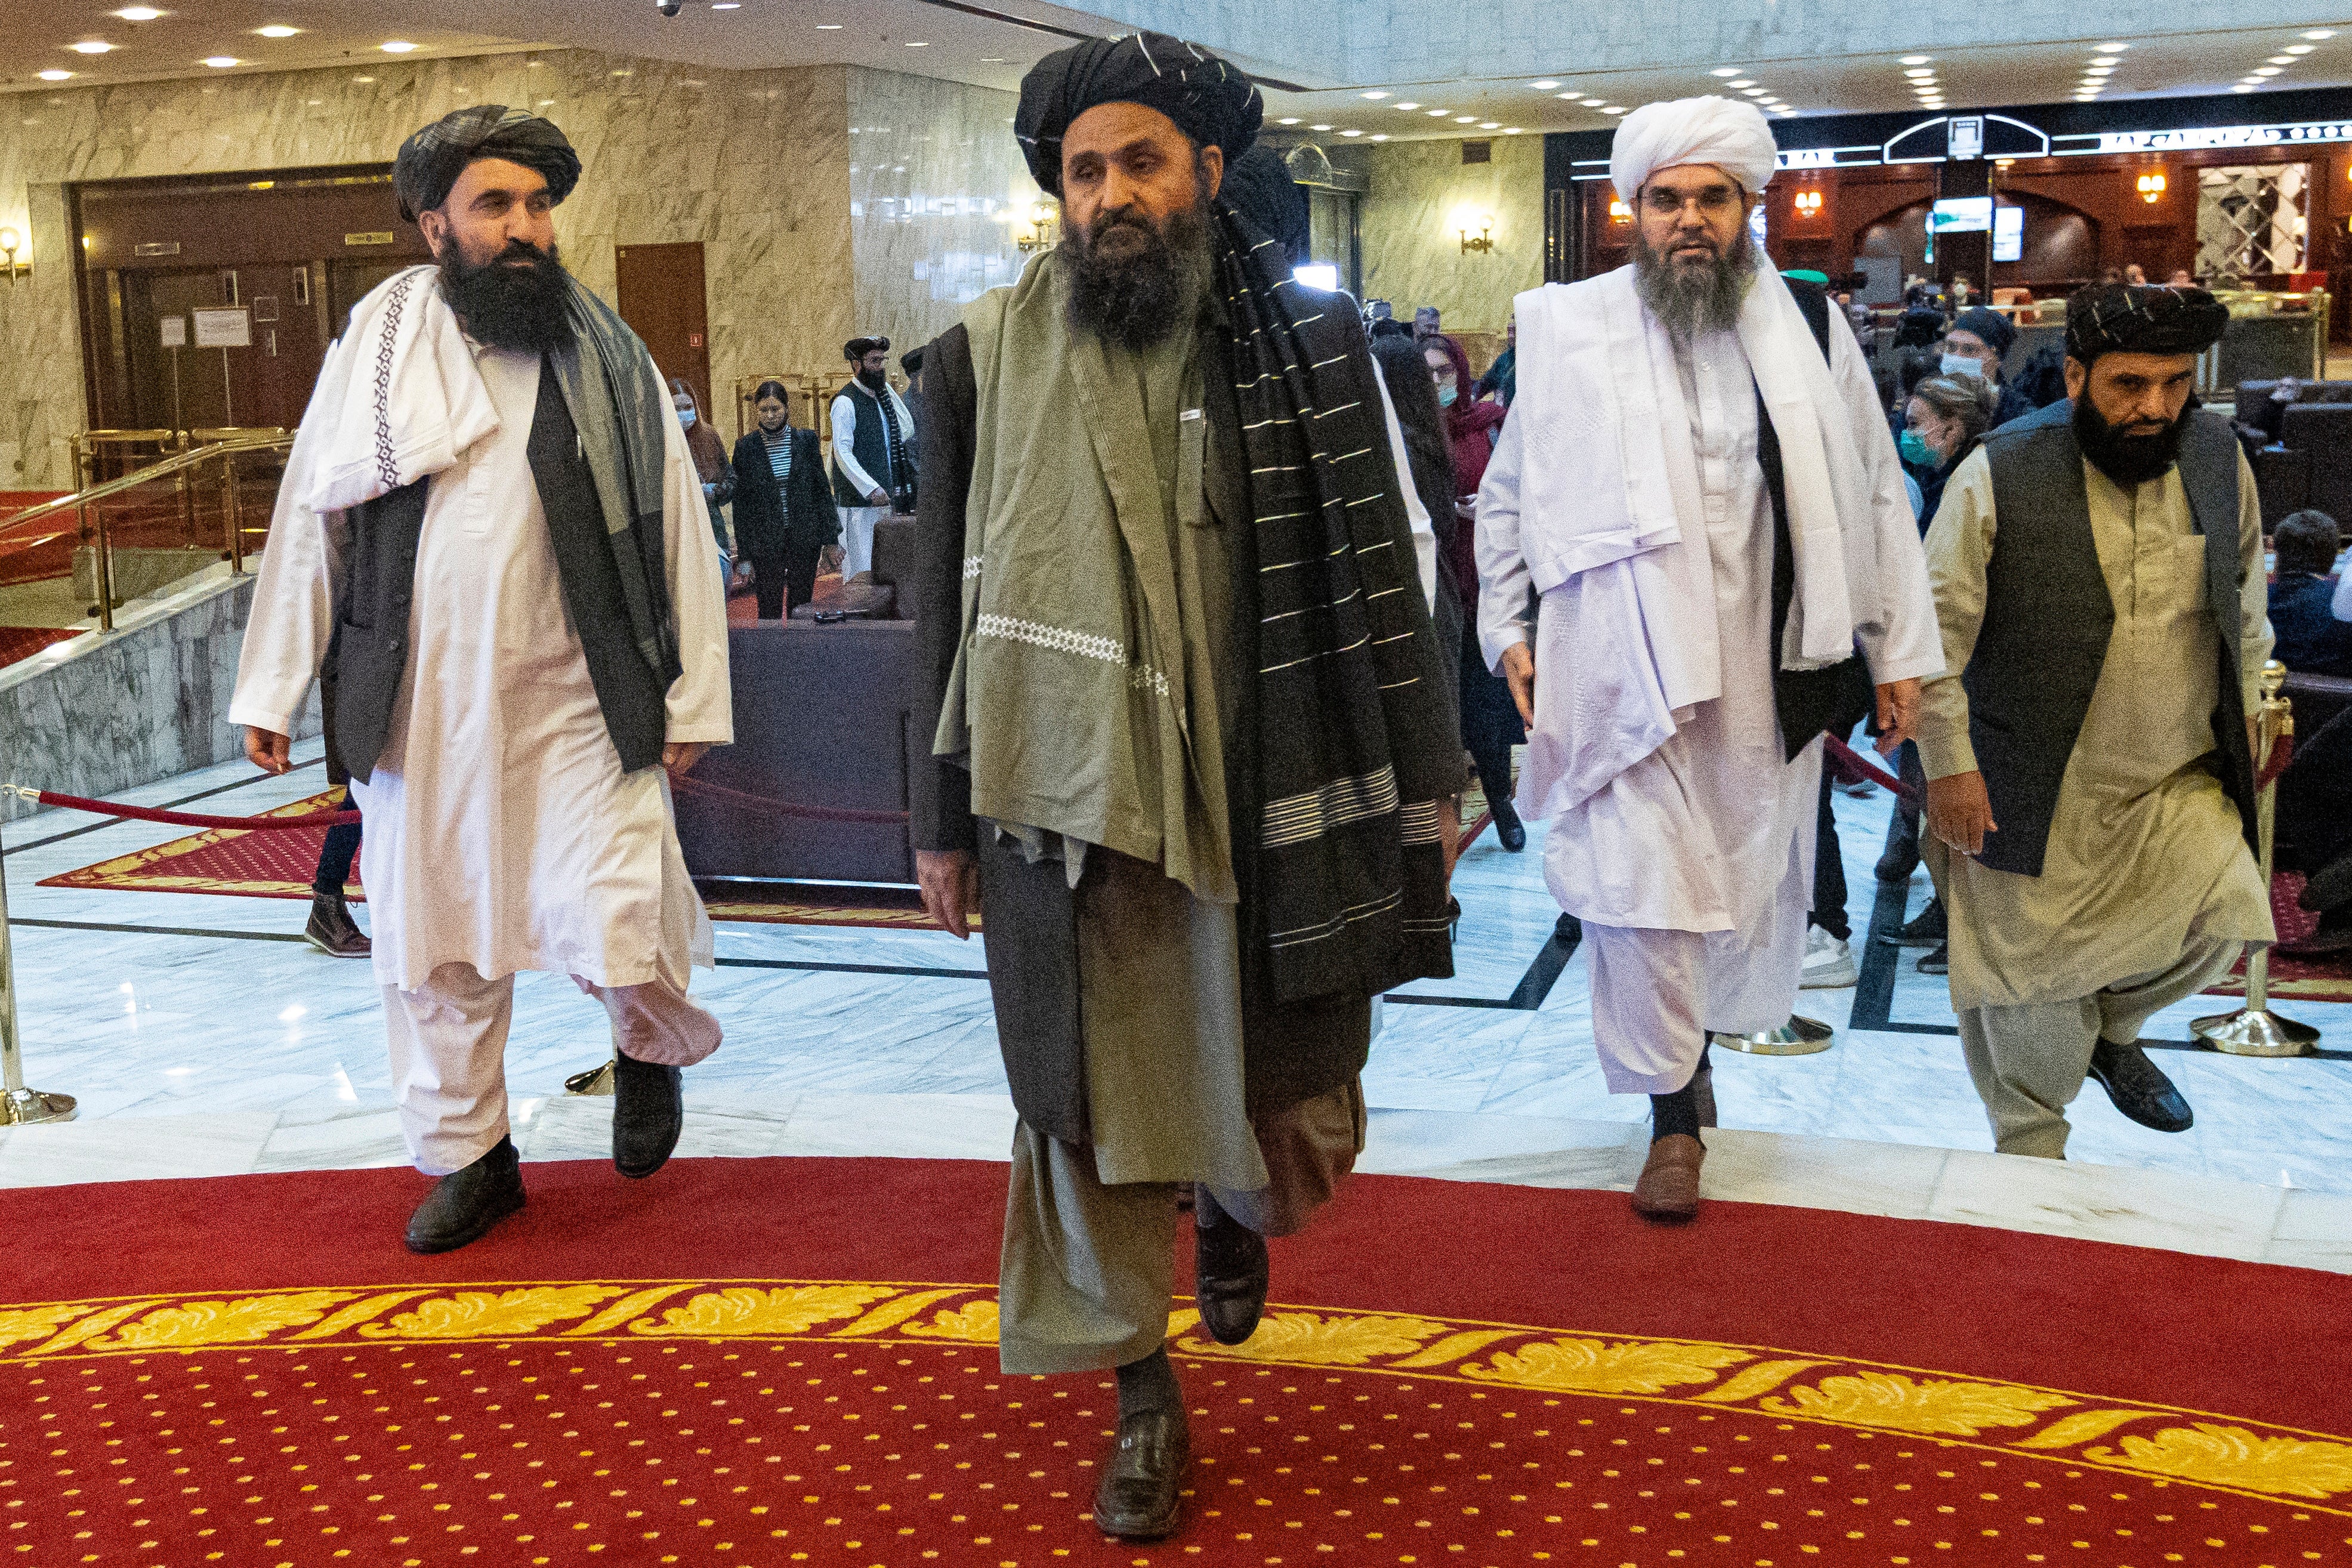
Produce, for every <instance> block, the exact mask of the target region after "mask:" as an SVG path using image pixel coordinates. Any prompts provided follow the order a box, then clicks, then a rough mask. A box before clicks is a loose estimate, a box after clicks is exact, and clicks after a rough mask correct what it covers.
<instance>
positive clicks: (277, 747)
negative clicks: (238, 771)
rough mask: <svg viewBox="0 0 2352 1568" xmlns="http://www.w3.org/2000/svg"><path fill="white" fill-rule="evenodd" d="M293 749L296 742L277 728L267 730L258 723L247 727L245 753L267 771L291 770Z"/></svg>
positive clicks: (282, 771) (256, 764)
mask: <svg viewBox="0 0 2352 1568" xmlns="http://www.w3.org/2000/svg"><path fill="white" fill-rule="evenodd" d="M293 749H294V742H291V741H289V740H288V739H287V738H286V737H285V736H283V735H281V734H279V733H278V731H275V730H265V729H263V728H262V727H261V726H260V725H258V724H247V726H246V727H245V754H246V755H247V756H248V757H250V758H252V759H253V765H254V766H255V767H257V768H259V769H260V770H261V771H262V772H263V773H289V772H291V771H292V769H293V767H294V762H293V759H292V757H291V755H290V754H289V753H290V752H292V751H293Z"/></svg>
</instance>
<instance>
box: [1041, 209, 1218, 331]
mask: <svg viewBox="0 0 2352 1568" xmlns="http://www.w3.org/2000/svg"><path fill="white" fill-rule="evenodd" d="M1113 228H1133V229H1137V230H1139V231H1140V232H1141V233H1143V234H1145V235H1148V236H1150V244H1149V245H1147V246H1145V247H1143V248H1142V249H1141V250H1139V251H1137V252H1135V253H1133V254H1131V255H1128V256H1123V257H1118V258H1112V257H1107V256H1104V255H1103V254H1102V253H1101V252H1100V251H1099V250H1097V248H1096V246H1097V242H1099V241H1100V240H1101V238H1102V237H1103V236H1105V235H1106V234H1108V233H1109V232H1110V231H1111V230H1112V229H1113ZM1062 248H1063V250H1064V251H1065V252H1066V254H1067V256H1068V258H1069V262H1070V325H1072V326H1073V327H1076V329H1077V330H1078V331H1082V332H1090V333H1092V334H1093V335H1095V336H1096V337H1098V338H1103V339H1107V340H1108V341H1109V342H1115V343H1118V344H1121V345H1123V346H1124V347H1126V348H1127V349H1129V351H1131V352H1135V353H1140V352H1142V351H1143V350H1145V349H1148V348H1150V347H1151V345H1152V344H1154V343H1157V342H1162V341H1164V340H1165V339H1166V338H1167V337H1168V336H1169V335H1170V334H1171V333H1172V332H1174V331H1176V329H1177V328H1178V327H1179V326H1180V325H1181V324H1182V323H1183V322H1184V321H1185V320H1186V319H1188V318H1189V316H1190V315H1191V313H1192V295H1193V291H1194V289H1195V287H1196V279H1198V277H1199V274H1200V269H1201V266H1202V262H1203V260H1204V259H1205V258H1207V256H1208V251H1209V218H1208V202H1207V201H1206V200H1205V198H1204V199H1202V200H1201V201H1199V202H1196V203H1195V204H1194V205H1192V206H1190V207H1188V208H1186V209H1185V210H1183V211H1181V212H1175V213H1171V214H1169V215H1168V221H1167V223H1166V224H1165V225H1163V226H1160V227H1159V228H1153V227H1152V226H1151V224H1150V220H1149V219H1147V218H1145V217H1143V216H1141V215H1140V214H1138V213H1135V212H1132V211H1130V210H1129V209H1124V208H1122V209H1121V210H1119V211H1118V212H1108V213H1101V214H1098V215H1097V216H1096V218H1095V221H1094V222H1093V224H1091V225H1090V226H1088V229H1087V232H1086V233H1084V234H1080V233H1079V232H1077V230H1076V229H1075V228H1073V229H1072V230H1071V231H1070V233H1069V234H1068V235H1067V236H1066V237H1065V238H1064V239H1063V241H1062Z"/></svg>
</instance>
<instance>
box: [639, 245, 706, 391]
mask: <svg viewBox="0 0 2352 1568" xmlns="http://www.w3.org/2000/svg"><path fill="white" fill-rule="evenodd" d="M614 260H615V262H616V264H617V265H616V267H615V268H614V270H615V271H616V273H617V274H618V280H619V283H620V295H621V320H623V321H626V322H628V323H629V326H630V328H631V330H633V331H635V333H636V334H637V336H639V337H641V338H643V339H645V341H646V348H647V349H649V350H651V351H652V353H653V356H654V363H655V364H656V366H657V367H659V369H660V371H661V373H662V377H663V379H664V380H665V381H667V380H668V379H670V378H671V377H677V378H678V379H680V380H682V381H684V382H685V383H686V384H688V386H691V387H692V388H694V402H695V406H697V407H698V408H700V409H701V410H702V417H703V419H704V420H705V421H706V422H709V423H711V424H712V426H713V428H716V427H717V426H716V410H717V405H714V404H713V403H712V402H711V401H710V319H709V306H708V300H706V298H705V296H704V293H703V287H702V242H701V241H700V240H698V239H696V240H688V241H686V242H685V243H683V244H679V245H624V246H622V247H619V248H618V249H617V250H616V251H615V252H614Z"/></svg>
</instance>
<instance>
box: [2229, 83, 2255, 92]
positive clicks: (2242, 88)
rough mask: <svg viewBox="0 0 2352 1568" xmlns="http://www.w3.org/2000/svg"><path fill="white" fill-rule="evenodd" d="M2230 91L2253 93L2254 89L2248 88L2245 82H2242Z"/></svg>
mask: <svg viewBox="0 0 2352 1568" xmlns="http://www.w3.org/2000/svg"><path fill="white" fill-rule="evenodd" d="M2230 90H2231V92H2252V91H2253V90H2254V89H2252V88H2251V87H2248V86H2247V85H2246V84H2245V83H2244V82H2240V83H2239V84H2238V85H2237V86H2235V87H2233V88H2231V89H2230Z"/></svg>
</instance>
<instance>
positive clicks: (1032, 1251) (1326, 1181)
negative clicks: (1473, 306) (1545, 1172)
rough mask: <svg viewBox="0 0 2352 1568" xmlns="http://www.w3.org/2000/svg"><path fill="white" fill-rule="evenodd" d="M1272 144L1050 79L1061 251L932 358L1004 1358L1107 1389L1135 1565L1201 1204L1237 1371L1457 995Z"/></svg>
mask: <svg viewBox="0 0 2352 1568" xmlns="http://www.w3.org/2000/svg"><path fill="white" fill-rule="evenodd" d="M1260 112H1261V110H1260V107H1259V101H1258V95H1257V91H1256V89H1255V88H1253V87H1252V86H1251V85H1250V83H1249V81H1248V79H1246V78H1244V77H1243V76H1242V75H1241V73H1239V72H1238V71H1236V70H1234V69H1233V68H1231V67H1229V66H1228V65H1226V64H1225V62H1224V61H1223V60H1220V59H1218V58H1216V57H1214V56H1213V55H1209V54H1206V53H1203V52H1202V50H1200V49H1197V48H1195V47H1192V46H1191V45H1189V44H1184V43H1181V42H1180V41H1178V40H1176V39H1173V38H1169V37H1162V36H1160V35H1158V34H1144V35H1141V36H1139V37H1128V38H1121V39H1118V40H1117V41H1115V42H1114V41H1096V42H1089V43H1086V44H1081V45H1079V46H1077V47H1075V48H1070V49H1066V50H1063V51H1062V52H1060V53H1059V54H1055V55H1052V56H1049V57H1047V58H1045V60H1043V61H1042V62H1040V63H1039V64H1038V66H1037V68H1035V69H1034V70H1033V71H1031V72H1030V74H1029V76H1028V78H1027V79H1026V80H1024V82H1023V84H1022V92H1021V105H1020V110H1019V112H1018V114H1017V115H1016V117H1015V121H1014V128H1015V130H1016V132H1018V133H1019V136H1020V140H1021V146H1022V149H1023V151H1024V153H1026V154H1027V156H1028V159H1029V163H1030V168H1031V170H1032V171H1033V172H1034V174H1035V175H1036V177H1037V181H1038V183H1039V184H1042V185H1044V186H1045V188H1046V189H1047V190H1049V191H1053V192H1055V193H1056V194H1058V195H1060V196H1061V198H1062V203H1063V213H1064V225H1063V239H1062V243H1061V244H1060V245H1059V246H1057V247H1055V248H1054V249H1052V250H1049V251H1047V252H1045V253H1044V254H1043V255H1041V256H1039V257H1038V258H1036V260H1034V261H1033V262H1032V263H1031V264H1030V265H1029V267H1028V268H1027V269H1026V271H1025V273H1024V276H1023V278H1022V279H1021V281H1020V282H1019V283H1018V284H1017V285H1015V286H1013V288H1010V289H994V290H992V291H991V292H989V293H987V294H984V295H982V297H981V298H980V299H979V300H975V301H973V303H972V304H971V306H970V307H968V308H967V309H966V310H965V311H964V317H963V321H962V323H961V325H958V326H956V327H954V328H951V329H950V331H948V332H946V333H945V334H944V335H942V336H941V337H940V338H939V339H938V340H936V341H935V342H932V343H931V344H930V345H929V347H928V348H926V349H925V351H924V371H923V385H924V408H923V417H922V431H923V440H924V453H923V461H922V471H923V490H922V497H921V500H920V503H919V507H918V511H917V517H918V526H917V533H918V540H919V543H918V551H919V555H918V563H917V572H916V575H917V582H916V590H917V599H918V601H919V604H918V610H917V614H916V617H915V628H916V637H917V640H918V644H919V667H920V668H921V677H920V679H922V680H923V681H924V682H925V684H926V691H925V699H924V704H923V706H922V707H921V708H920V709H919V717H918V723H919V724H921V725H925V726H928V727H929V733H930V735H931V737H932V744H931V747H930V750H931V752H933V753H934V754H932V755H930V756H928V757H926V758H925V759H923V760H924V763H925V764H926V765H924V766H922V767H920V768H918V769H917V770H916V771H915V791H914V795H915V801H914V812H913V816H914V824H913V831H914V839H915V845H916V847H917V856H916V865H917V874H918V876H919V878H920V879H921V882H922V886H923V893H924V900H925V902H926V904H927V906H928V907H929V909H930V910H932V912H933V913H934V914H935V915H936V916H937V917H938V918H939V919H940V921H941V922H942V923H943V924H945V925H946V926H947V927H948V929H949V930H950V931H954V932H956V933H957V934H958V935H961V934H963V933H964V932H965V931H966V930H967V929H968V928H967V919H968V917H969V916H970V915H971V914H972V913H974V912H976V911H977V910H978V908H979V905H980V902H981V900H982V896H983V895H984V897H985V900H986V904H987V940H988V970H989V983H990V987H991V989H992V991H993V993H994V995H995V1004H996V1022H997V1035H998V1039H999V1042H1000V1043H1001V1044H1002V1046H1003V1051H1004V1060H1005V1070H1006V1075H1007V1077H1008V1078H1009V1079H1010V1080H1011V1083H1012V1089H1013V1104H1014V1106H1015V1107H1016V1108H1017V1109H1018V1110H1019V1111H1020V1113H1021V1125H1020V1128H1019V1130H1018V1131H1017V1132H1016V1133H1015V1134H1014V1142H1013V1172H1012V1190H1011V1196H1010V1198H1009V1200H1008V1203H1007V1205H1006V1209H1007V1212H1006V1215H1005V1228H1004V1247H1003V1289H1002V1294H1001V1310H1002V1317H1003V1326H1002V1331H1001V1333H1000V1335H999V1339H998V1352H999V1354H1000V1356H1001V1357H1002V1359H1003V1365H1004V1370H1005V1371H1006V1372H1008V1373H1076V1372H1095V1371H1099V1370H1101V1369H1104V1368H1116V1369H1117V1375H1118V1405H1119V1420H1118V1436H1117V1439H1116V1444H1115V1447H1113V1449H1112V1451H1111V1452H1110V1453H1109V1454H1108V1456H1106V1457H1105V1458H1104V1459H1103V1461H1102V1464H1101V1468H1100V1469H1099V1470H1098V1471H1097V1475H1098V1478H1099V1481H1098V1485H1097V1489H1096V1492H1095V1505H1094V1506H1095V1520H1096V1522H1097V1524H1098V1525H1100V1526H1101V1528H1102V1529H1103V1530H1104V1531H1106V1532H1107V1533H1108V1534H1112V1535H1117V1536H1123V1537H1134V1538H1139V1539H1141V1538H1150V1537H1156V1536H1160V1535H1165V1534H1167V1533H1168V1532H1169V1531H1171V1530H1173V1529H1174V1528H1175V1526H1176V1521H1177V1518H1178V1513H1179V1509H1180V1500H1181V1497H1182V1494H1183V1489H1184V1479H1185V1472H1186V1466H1187V1463H1188V1459H1189V1456H1190V1436H1189V1432H1188V1427H1187V1424H1186V1417H1185V1410H1184V1399H1183V1394H1182V1391H1181V1389H1180V1388H1179V1387H1178V1385H1177V1381H1176V1373H1175V1370H1174V1368H1173V1366H1172V1365H1171V1363H1170V1361H1169V1357H1168V1353H1167V1350H1166V1348H1165V1344H1164V1342H1165V1340H1166V1339H1167V1337H1168V1331H1169V1326H1170V1309H1171V1291H1172V1290H1173V1289H1174V1285H1175V1247H1174V1245H1173V1243H1174V1241H1175V1234H1176V1227H1177V1224H1178V1218H1179V1214H1180V1208H1179V1205H1180V1203H1181V1198H1182V1195H1183V1194H1185V1193H1186V1192H1188V1191H1189V1193H1190V1194H1191V1195H1192V1201H1193V1205H1194V1213H1193V1215H1192V1229H1193V1230H1194V1233H1195V1247H1196V1250H1195V1258H1196V1277H1195V1289H1194V1299H1195V1300H1196V1302H1197V1304H1198V1316H1199V1320H1200V1330H1201V1331H1205V1333H1206V1335H1207V1337H1209V1338H1211V1339H1213V1340H1215V1341H1217V1342H1222V1343H1225V1344H1237V1343H1240V1342H1243V1341H1244V1340H1246V1339H1247V1338H1249V1336H1250V1335H1251V1333H1252V1332H1253V1331H1255V1329H1256V1327H1257V1323H1258V1317H1259V1313H1260V1311H1261V1310H1263V1308H1264V1306H1265V1297H1266V1290H1267V1279H1268V1258H1267V1250H1266V1246H1265V1237H1268V1236H1280V1235H1286V1234H1288V1233H1290V1232H1292V1231H1295V1230H1297V1229H1298V1228H1299V1227H1300V1226H1304V1225H1305V1224H1307V1221H1308V1219H1309V1218H1310V1217H1311V1216H1312V1215H1314V1214H1315V1213H1316V1211H1317V1210H1318V1208H1320V1207H1321V1205H1323V1203H1324V1202H1325V1201H1326V1200H1328V1198H1329V1197H1330V1196H1331V1194H1332V1192H1333V1191H1334V1189H1335V1188H1336V1186H1337V1185H1338V1184H1339V1181H1340V1180H1341V1179H1342V1178H1344V1177H1345V1176H1346V1175H1347V1173H1348V1172H1349V1170H1350V1169H1351V1168H1352V1166H1353V1164H1354V1161H1355V1157H1356V1153H1357V1152H1358V1150H1359V1149H1360V1147H1361V1145H1362V1137H1363V1128H1364V1102H1363V1093H1362V1089H1361V1087H1360V1082H1359V1078H1358V1075H1359V1074H1360V1071H1361V1069H1362V1068H1363V1065H1364V1060H1365V1056H1366V1052H1367V1049H1368V1047H1369V1045H1370V1019H1371V1015H1370V998H1371V997H1372V996H1374V995H1376V994H1380V993H1381V992H1383V991H1385V990H1388V989H1389V988H1390V987H1391V986H1393V985H1395V984H1399V983H1400V982H1401V981H1402V980H1404V979H1405V978H1407V977H1409V976H1413V975H1434V974H1445V973H1452V952H1451V949H1450V946H1449V944H1448V940H1447V933H1446V924H1445V919H1444V906H1445V877H1446V870H1447V856H1448V852H1449V850H1450V848H1451V845H1452V838H1453V827H1452V816H1451V797H1452V796H1453V795H1454V793H1455V792H1456V791H1457V790H1458V789H1459V788H1460V787H1461V785H1462V783H1463V768H1462V747H1461V742H1460V738H1459V736H1460V731H1459V729H1458V727H1457V721H1456V720H1455V718H1454V707H1453V698H1452V688H1451V686H1450V684H1449V683H1448V681H1447V680H1446V679H1445V678H1444V675H1443V674H1442V670H1441V663H1440V659H1439V655H1438V647H1437V639H1436V635H1435V632H1434V631H1433V627H1432V626H1431V622H1430V618H1429V612H1428V603H1427V600H1426V599H1425V598H1424V596H1423V588H1422V584H1421V582H1420V580H1419V577H1418V574H1417V572H1416V557H1415V551H1414V545H1413V543H1412V536H1411V534H1410V532H1409V524H1408V521H1407V511H1406V508H1405V504H1404V500H1403V497H1402V493H1401V491H1400V489H1399V487H1398V479H1397V472H1398V470H1397V466H1396V458H1395V456H1394V454H1393V453H1392V452H1391V447H1390V445H1389V438H1388V436H1387V434H1386V424H1385V421H1384V419H1383V416H1382V413H1381V410H1382V407H1383V404H1382V402H1381V398H1382V394H1381V383H1380V381H1379V379H1378V375H1377V373H1376V372H1375V370H1374V368H1373V366H1372V363H1371V361H1370V355H1369V353H1367V352H1366V347H1365V342H1364V336H1363V330H1362V326H1361V323H1360V321H1359V320H1358V319H1357V316H1356V313H1355V312H1354V311H1353V310H1348V309H1345V308H1339V309H1334V308H1332V307H1333V303H1334V301H1333V298H1332V296H1330V295H1328V294H1325V293H1321V292H1318V291H1317V290H1314V289H1307V288H1304V287H1302V286H1300V285H1299V284H1297V283H1296V282H1294V281H1292V280H1291V276H1290V274H1291V264H1290V258H1289V256H1288V254H1287V252H1286V250H1285V249H1284V248H1283V247H1282V245H1281V242H1280V241H1278V240H1276V239H1273V238H1270V237H1266V236H1265V235H1263V234H1260V233H1258V232H1257V231H1256V230H1255V228H1254V227H1252V226H1250V225H1249V224H1248V223H1247V222H1246V220H1244V218H1242V217H1241V216H1238V215H1237V214H1236V213H1235V212H1234V209H1233V208H1232V207H1231V206H1230V205H1228V204H1226V203H1224V202H1223V201H1222V200H1220V199H1219V198H1218V193H1219V191H1220V190H1221V188H1222V180H1223V175H1224V173H1225V170H1226V168H1227V167H1228V160H1229V159H1230V158H1233V157H1236V156H1238V155H1239V154H1240V153H1243V152H1244V150H1245V149H1246V148H1247V147H1248V146H1249V144H1250V139H1251V137H1252V136H1253V135H1254V134H1255V132H1256V129H1257V124H1258V120H1259V115H1260ZM1441 802H1444V803H1445V804H1444V805H1441ZM1072 1436H1074V1437H1075V1436H1076V1433H1075V1432H1074V1433H1073V1434H1072Z"/></svg>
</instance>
